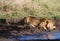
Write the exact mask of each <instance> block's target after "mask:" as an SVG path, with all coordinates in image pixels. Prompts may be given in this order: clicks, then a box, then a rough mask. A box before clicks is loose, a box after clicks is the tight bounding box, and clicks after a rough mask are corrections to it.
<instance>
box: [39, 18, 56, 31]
mask: <svg viewBox="0 0 60 41" xmlns="http://www.w3.org/2000/svg"><path fill="white" fill-rule="evenodd" d="M54 24H55V23H54V21H53V20H51V19H47V18H42V19H41V23H40V27H42V28H44V29H45V30H53V29H55V28H56V27H55V26H54Z"/></svg>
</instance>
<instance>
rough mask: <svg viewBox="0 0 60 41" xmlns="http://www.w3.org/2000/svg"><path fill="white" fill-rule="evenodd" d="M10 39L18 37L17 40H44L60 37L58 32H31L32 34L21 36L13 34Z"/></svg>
mask: <svg viewBox="0 0 60 41" xmlns="http://www.w3.org/2000/svg"><path fill="white" fill-rule="evenodd" d="M10 38H11V39H18V40H32V39H34V40H36V39H38V40H44V39H60V33H59V32H55V33H39V34H33V35H23V36H17V37H16V36H13V37H10Z"/></svg>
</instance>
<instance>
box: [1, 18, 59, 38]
mask: <svg viewBox="0 0 60 41" xmlns="http://www.w3.org/2000/svg"><path fill="white" fill-rule="evenodd" d="M13 20H14V19H13ZM13 20H9V21H10V24H8V23H7V22H6V19H0V36H3V37H7V36H10V35H15V36H16V35H30V34H36V33H46V32H48V31H45V30H43V28H39V27H35V28H32V27H29V26H28V25H24V23H22V21H23V20H21V19H17V18H16V19H15V21H14V22H13ZM17 20H19V21H17ZM16 21H17V22H16ZM54 21H55V26H56V27H57V28H56V29H55V30H53V31H50V32H59V31H60V19H56V20H54Z"/></svg>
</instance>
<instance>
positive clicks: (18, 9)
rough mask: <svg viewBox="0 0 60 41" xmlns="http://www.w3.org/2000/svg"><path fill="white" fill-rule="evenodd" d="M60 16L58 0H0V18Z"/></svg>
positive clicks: (59, 1) (59, 2)
mask: <svg viewBox="0 0 60 41" xmlns="http://www.w3.org/2000/svg"><path fill="white" fill-rule="evenodd" d="M25 16H34V17H47V18H52V17H56V18H59V17H60V0H0V18H8V17H25Z"/></svg>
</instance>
